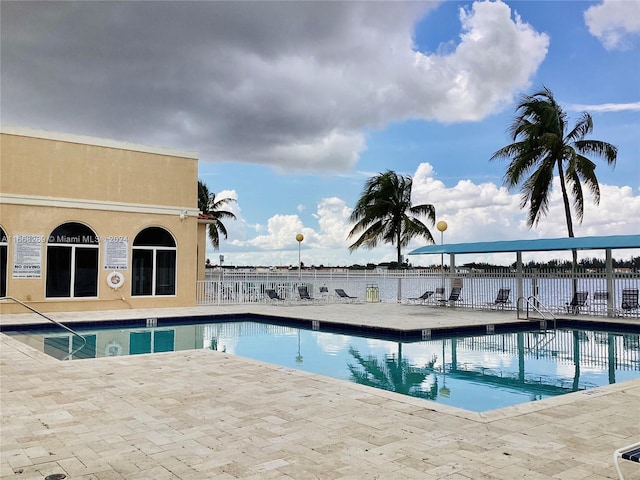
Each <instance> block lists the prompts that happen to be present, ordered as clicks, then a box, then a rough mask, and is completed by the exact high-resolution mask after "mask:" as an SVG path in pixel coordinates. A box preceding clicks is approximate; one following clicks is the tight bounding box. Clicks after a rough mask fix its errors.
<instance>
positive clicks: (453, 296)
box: [438, 287, 462, 305]
mask: <svg viewBox="0 0 640 480" xmlns="http://www.w3.org/2000/svg"><path fill="white" fill-rule="evenodd" d="M460 293H462V289H461V288H460V287H453V288H452V289H451V293H450V294H449V298H447V299H444V298H443V299H441V300H438V301H439V302H440V304H441V305H446V304H447V303H451V302H452V303H454V304H455V302H459V301H460V300H462V299H461V298H460Z"/></svg>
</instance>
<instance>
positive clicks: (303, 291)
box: [298, 285, 316, 302]
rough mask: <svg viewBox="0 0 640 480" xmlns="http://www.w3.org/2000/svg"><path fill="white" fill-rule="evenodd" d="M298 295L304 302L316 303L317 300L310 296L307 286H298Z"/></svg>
mask: <svg viewBox="0 0 640 480" xmlns="http://www.w3.org/2000/svg"><path fill="white" fill-rule="evenodd" d="M298 295H299V296H300V300H302V301H303V302H315V301H316V299H315V298H313V297H312V296H311V295H309V290H308V289H307V286H306V285H298Z"/></svg>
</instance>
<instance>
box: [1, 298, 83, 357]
mask: <svg viewBox="0 0 640 480" xmlns="http://www.w3.org/2000/svg"><path fill="white" fill-rule="evenodd" d="M2 300H12V301H13V302H15V303H17V304H19V305H22V306H23V307H24V308H26V309H27V310H30V311H31V312H33V313H35V314H36V315H40V316H41V317H42V318H44V319H46V320H49V321H50V322H52V323H55V324H56V325H57V326H58V327H60V328H63V329H64V330H67V331H68V332H70V333H71V334H72V335H76V336H78V337H80V339H81V340H82V344H81V345H80V346H79V347H78V348H76V349H75V350H73V351H72V352H71V353H70V354H69V355H67V356H66V357H65V358H63V360H71V359H72V358H73V355H74V354H76V353H77V352H79V351H80V350H82V349H83V348H84V346H85V345H86V344H87V339H86V338H85V337H84V335H80V334H79V333H78V332H76V331H75V330H73V329H72V328H69V327H67V326H66V325H63V324H62V323H60V322H58V321H57V320H54V319H53V318H51V317H48V316H47V315H45V314H44V313H42V312H39V311H38V310H36V309H35V308H33V307H30V306H29V305H27V304H26V303H24V302H23V301H22V300H18V299H17V298H14V297H10V296H8V295H7V296H5V297H0V301H2Z"/></svg>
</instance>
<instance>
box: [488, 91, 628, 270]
mask: <svg viewBox="0 0 640 480" xmlns="http://www.w3.org/2000/svg"><path fill="white" fill-rule="evenodd" d="M516 112H519V113H518V115H517V116H516V117H515V118H514V120H513V122H512V123H511V126H510V127H509V132H510V134H511V137H512V139H513V141H514V143H512V144H510V145H507V146H506V147H502V148H501V149H500V150H498V151H497V152H495V153H494V154H493V156H492V157H491V160H495V159H509V160H510V163H509V166H508V167H507V171H506V173H505V175H504V184H505V185H506V186H507V187H508V188H509V189H512V188H514V187H516V186H520V192H521V194H522V196H521V200H520V207H521V208H525V207H526V206H527V205H529V212H528V217H527V225H528V226H529V228H532V227H534V226H535V225H537V224H538V221H539V220H540V217H541V216H542V215H546V214H547V212H548V210H549V199H550V196H551V190H552V186H553V175H554V170H555V171H557V173H558V176H559V178H560V188H561V189H562V200H563V203H564V213H565V218H566V222H567V231H568V233H569V237H573V236H574V234H573V221H572V216H571V205H570V202H569V197H570V196H571V203H573V208H574V209H575V214H576V217H577V219H578V221H579V222H580V223H581V222H582V219H583V216H584V194H583V184H584V186H586V188H587V189H588V190H589V191H590V192H591V194H592V195H593V199H594V202H595V204H596V205H597V204H598V203H599V202H600V187H599V185H598V179H597V178H596V174H595V169H596V164H595V163H594V162H593V161H592V160H590V159H589V158H588V157H587V155H595V156H597V157H602V158H604V159H605V160H606V162H607V164H609V165H611V166H615V163H616V158H617V154H618V150H617V148H616V147H614V146H613V145H611V144H609V143H606V142H602V141H599V140H586V139H585V136H587V135H588V134H590V133H591V131H592V130H593V120H592V119H591V115H589V113H587V112H584V113H582V115H581V116H580V118H579V119H578V121H577V122H576V124H575V126H574V127H573V128H572V129H571V130H570V131H568V125H567V115H566V113H565V112H564V110H563V109H562V107H561V106H560V105H558V103H557V102H556V100H555V99H554V98H553V93H551V91H550V90H549V89H548V88H546V87H543V89H542V90H541V91H539V92H537V93H534V94H533V95H524V96H523V97H522V101H521V102H520V104H519V105H518V106H517V107H516ZM569 192H570V193H569ZM573 265H574V269H575V267H576V265H577V252H576V251H575V250H573Z"/></svg>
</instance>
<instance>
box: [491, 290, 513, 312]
mask: <svg viewBox="0 0 640 480" xmlns="http://www.w3.org/2000/svg"><path fill="white" fill-rule="evenodd" d="M510 294H511V289H510V288H501V289H500V290H498V295H496V299H495V300H494V301H493V303H491V304H490V305H491V306H492V307H496V308H497V307H500V308H504V306H505V305H506V304H507V303H511V300H509V295H510Z"/></svg>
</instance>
